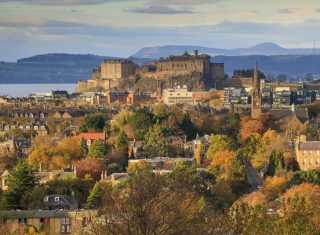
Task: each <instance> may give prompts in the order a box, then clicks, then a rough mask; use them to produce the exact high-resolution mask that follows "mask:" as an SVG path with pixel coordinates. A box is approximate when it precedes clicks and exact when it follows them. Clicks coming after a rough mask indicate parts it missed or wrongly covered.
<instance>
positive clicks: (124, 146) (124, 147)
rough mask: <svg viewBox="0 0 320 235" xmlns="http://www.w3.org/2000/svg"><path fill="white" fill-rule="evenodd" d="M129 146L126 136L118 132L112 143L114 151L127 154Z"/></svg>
mask: <svg viewBox="0 0 320 235" xmlns="http://www.w3.org/2000/svg"><path fill="white" fill-rule="evenodd" d="M128 146H129V141H128V137H127V135H126V134H125V133H124V132H123V131H120V133H119V134H118V135H117V137H116V139H115V143H114V147H115V150H116V151H118V152H127V151H128Z"/></svg>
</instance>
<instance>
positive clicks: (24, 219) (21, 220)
mask: <svg viewBox="0 0 320 235" xmlns="http://www.w3.org/2000/svg"><path fill="white" fill-rule="evenodd" d="M27 223H28V219H27V218H19V224H27Z"/></svg>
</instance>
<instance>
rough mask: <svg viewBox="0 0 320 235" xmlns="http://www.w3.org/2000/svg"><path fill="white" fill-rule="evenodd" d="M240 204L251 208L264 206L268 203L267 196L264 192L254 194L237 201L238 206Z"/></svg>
mask: <svg viewBox="0 0 320 235" xmlns="http://www.w3.org/2000/svg"><path fill="white" fill-rule="evenodd" d="M238 203H240V204H241V203H245V204H248V205H249V206H257V205H264V204H265V203H266V196H265V195H264V194H263V193H262V192H252V193H249V194H245V195H243V196H242V197H241V198H239V199H238V200H237V201H236V204H238Z"/></svg>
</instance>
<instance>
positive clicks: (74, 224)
mask: <svg viewBox="0 0 320 235" xmlns="http://www.w3.org/2000/svg"><path fill="white" fill-rule="evenodd" d="M96 217H97V211H95V210H12V211H1V224H0V227H2V228H3V229H7V231H8V232H9V231H10V232H13V233H17V234H25V233H26V231H25V229H26V228H27V226H28V225H30V224H32V225H33V226H35V227H36V228H37V230H39V232H40V234H48V235H57V234H86V231H87V230H88V226H90V221H91V220H92V219H94V218H96Z"/></svg>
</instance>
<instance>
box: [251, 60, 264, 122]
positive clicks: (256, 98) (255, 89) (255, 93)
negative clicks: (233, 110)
mask: <svg viewBox="0 0 320 235" xmlns="http://www.w3.org/2000/svg"><path fill="white" fill-rule="evenodd" d="M261 113H262V111H261V92H260V78H259V71H258V63H257V62H256V65H255V68H254V74H253V79H252V90H251V118H252V119H258V118H259V117H260V115H261Z"/></svg>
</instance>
